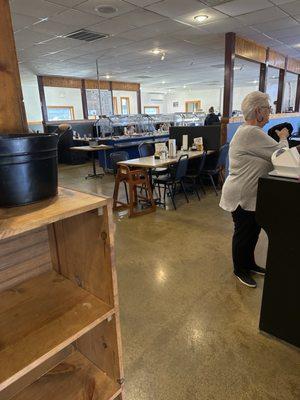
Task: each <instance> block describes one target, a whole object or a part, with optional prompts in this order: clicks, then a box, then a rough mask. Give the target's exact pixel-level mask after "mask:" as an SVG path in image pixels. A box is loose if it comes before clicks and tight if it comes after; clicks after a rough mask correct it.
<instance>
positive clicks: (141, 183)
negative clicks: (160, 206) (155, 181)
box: [113, 165, 156, 217]
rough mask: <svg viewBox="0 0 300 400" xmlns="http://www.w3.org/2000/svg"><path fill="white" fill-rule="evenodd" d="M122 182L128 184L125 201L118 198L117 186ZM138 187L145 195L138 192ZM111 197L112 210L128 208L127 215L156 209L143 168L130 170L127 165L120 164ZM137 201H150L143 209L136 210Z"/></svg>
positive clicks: (135, 215)
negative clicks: (112, 200)
mask: <svg viewBox="0 0 300 400" xmlns="http://www.w3.org/2000/svg"><path fill="white" fill-rule="evenodd" d="M122 182H123V183H124V184H125V185H128V189H129V190H128V193H129V201H127V203H123V202H122V201H120V200H119V199H118V197H119V187H120V184H121V183H122ZM138 188H140V189H141V188H142V189H143V191H144V192H145V195H142V194H141V193H140V194H138V192H137V189H138ZM113 199H114V202H113V210H114V211H117V210H126V209H129V217H137V216H138V215H143V214H148V213H151V212H153V211H155V209H156V205H155V202H154V200H153V194H152V189H151V185H150V180H149V176H148V173H147V171H145V170H143V169H135V170H130V169H129V167H127V165H120V166H119V168H118V171H117V175H116V179H115V188H114V195H113ZM139 201H142V202H145V203H148V204H149V203H150V206H149V207H147V208H145V209H143V210H138V209H137V206H138V202H139Z"/></svg>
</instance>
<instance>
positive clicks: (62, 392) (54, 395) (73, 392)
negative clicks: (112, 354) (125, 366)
mask: <svg viewBox="0 0 300 400" xmlns="http://www.w3.org/2000/svg"><path fill="white" fill-rule="evenodd" d="M120 393H121V387H120V385H119V384H117V383H115V382H114V381H113V380H112V379H111V378H110V377H109V376H107V375H106V374H105V373H104V372H103V371H101V370H100V369H99V368H97V367H96V366H95V365H94V364H93V363H91V362H90V361H89V360H88V359H87V358H86V357H84V356H83V355H82V354H81V353H79V352H75V353H73V354H71V355H70V356H69V357H68V358H66V359H65V360H64V361H63V362H62V363H60V364H59V365H57V366H56V367H55V368H53V369H52V370H50V371H49V372H48V373H46V374H45V375H44V376H43V377H41V378H40V379H39V380H37V381H36V382H34V383H33V384H32V385H30V386H28V387H27V388H26V389H24V390H23V391H22V392H20V393H19V394H17V395H16V396H14V397H13V399H12V400H46V399H51V400H82V399H95V400H96V399H97V400H113V399H115V398H116V397H117V396H118V395H119V394H120Z"/></svg>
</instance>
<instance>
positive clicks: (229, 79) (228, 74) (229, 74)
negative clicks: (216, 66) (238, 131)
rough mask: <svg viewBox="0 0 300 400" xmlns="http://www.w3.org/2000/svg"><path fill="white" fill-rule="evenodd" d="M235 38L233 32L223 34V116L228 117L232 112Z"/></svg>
mask: <svg viewBox="0 0 300 400" xmlns="http://www.w3.org/2000/svg"><path fill="white" fill-rule="evenodd" d="M235 40H236V35H235V33H233V32H229V33H226V35H225V68H224V97H223V116H224V117H226V118H229V117H230V116H231V113H232V97H233V78H234V61H235Z"/></svg>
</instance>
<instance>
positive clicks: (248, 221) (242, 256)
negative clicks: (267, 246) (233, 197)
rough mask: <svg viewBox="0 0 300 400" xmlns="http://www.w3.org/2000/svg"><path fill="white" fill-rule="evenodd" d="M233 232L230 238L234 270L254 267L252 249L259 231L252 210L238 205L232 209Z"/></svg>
mask: <svg viewBox="0 0 300 400" xmlns="http://www.w3.org/2000/svg"><path fill="white" fill-rule="evenodd" d="M232 219H233V222H234V234H233V238H232V259H233V266H234V272H241V271H245V270H249V269H251V268H252V267H254V266H255V265H256V264H255V259H254V250H255V246H256V244H257V241H258V236H259V233H260V230H261V228H260V226H259V225H258V224H257V222H256V220H255V212H254V211H246V210H243V209H242V208H241V207H240V206H238V208H237V209H236V210H235V211H233V213H232Z"/></svg>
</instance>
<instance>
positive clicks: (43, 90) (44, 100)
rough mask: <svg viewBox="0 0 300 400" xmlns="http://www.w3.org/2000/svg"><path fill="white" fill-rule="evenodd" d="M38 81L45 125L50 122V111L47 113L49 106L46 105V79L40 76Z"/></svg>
mask: <svg viewBox="0 0 300 400" xmlns="http://www.w3.org/2000/svg"><path fill="white" fill-rule="evenodd" d="M37 81H38V88H39V95H40V103H41V110H42V117H43V124H45V123H46V122H48V111H47V105H46V96H45V88H44V79H43V77H42V76H38V77H37Z"/></svg>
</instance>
